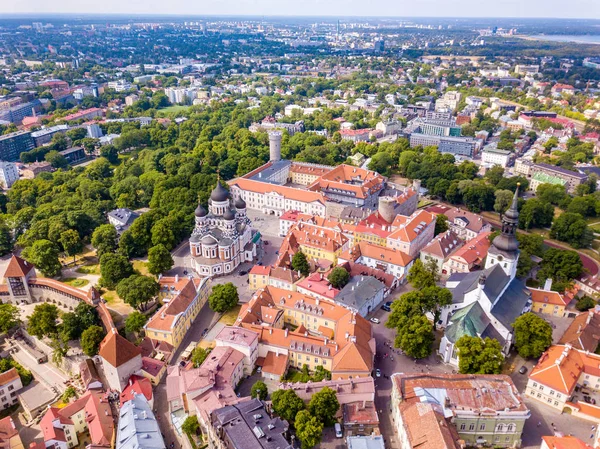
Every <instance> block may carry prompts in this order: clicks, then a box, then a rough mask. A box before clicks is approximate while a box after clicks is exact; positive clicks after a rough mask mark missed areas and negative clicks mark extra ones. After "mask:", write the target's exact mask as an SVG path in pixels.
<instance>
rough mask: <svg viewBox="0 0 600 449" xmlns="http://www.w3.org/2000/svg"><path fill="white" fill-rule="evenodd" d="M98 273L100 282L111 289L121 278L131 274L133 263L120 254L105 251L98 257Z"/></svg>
mask: <svg viewBox="0 0 600 449" xmlns="http://www.w3.org/2000/svg"><path fill="white" fill-rule="evenodd" d="M100 274H101V275H102V277H101V278H100V284H101V285H103V286H105V287H107V288H110V289H113V288H115V287H116V285H117V284H118V283H119V282H120V281H121V280H122V279H125V278H128V277H129V276H131V275H132V274H133V265H131V262H129V260H127V258H126V257H124V256H122V255H120V254H112V253H106V254H104V255H103V256H102V257H101V258H100ZM119 296H121V295H119Z"/></svg>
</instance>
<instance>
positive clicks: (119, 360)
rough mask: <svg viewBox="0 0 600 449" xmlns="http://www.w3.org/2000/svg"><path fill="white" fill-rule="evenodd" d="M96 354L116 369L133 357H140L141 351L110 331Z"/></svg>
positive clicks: (115, 332) (113, 331)
mask: <svg viewBox="0 0 600 449" xmlns="http://www.w3.org/2000/svg"><path fill="white" fill-rule="evenodd" d="M98 354H99V355H100V357H102V358H103V359H104V360H106V361H107V362H108V363H110V364H111V365H112V366H114V367H115V368H118V367H119V366H121V365H123V364H125V363H127V362H128V361H129V360H131V359H133V358H134V357H137V356H141V354H142V351H141V349H140V348H138V347H137V346H136V345H134V344H133V343H131V342H130V341H129V340H127V339H126V338H124V337H121V335H119V333H118V332H117V331H116V330H114V329H112V330H111V332H109V333H108V335H106V337H104V340H102V342H101V343H100V350H99V351H98Z"/></svg>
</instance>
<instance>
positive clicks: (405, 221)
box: [388, 210, 435, 242]
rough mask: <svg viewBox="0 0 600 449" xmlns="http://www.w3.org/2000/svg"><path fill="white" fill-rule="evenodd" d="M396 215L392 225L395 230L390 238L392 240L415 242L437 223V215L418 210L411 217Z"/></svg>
mask: <svg viewBox="0 0 600 449" xmlns="http://www.w3.org/2000/svg"><path fill="white" fill-rule="evenodd" d="M401 217H402V215H396V218H395V219H394V222H393V224H392V227H393V228H397V229H395V230H394V231H393V232H392V233H391V234H390V235H389V237H388V239H390V240H399V241H401V242H413V241H414V240H415V239H416V238H417V237H418V236H419V235H421V234H422V233H423V231H424V230H425V229H426V228H427V227H428V226H430V225H431V224H432V223H434V222H435V215H433V214H432V213H429V212H426V211H424V210H418V211H416V212H415V213H414V214H412V215H411V216H410V217H408V218H405V217H402V218H401Z"/></svg>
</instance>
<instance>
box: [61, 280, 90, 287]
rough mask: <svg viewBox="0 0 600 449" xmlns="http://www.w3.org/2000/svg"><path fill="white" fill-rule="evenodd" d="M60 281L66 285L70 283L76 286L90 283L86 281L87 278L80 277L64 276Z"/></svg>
mask: <svg viewBox="0 0 600 449" xmlns="http://www.w3.org/2000/svg"><path fill="white" fill-rule="evenodd" d="M62 282H64V283H65V284H67V285H70V286H71V287H76V288H81V287H85V286H86V285H88V284H89V283H90V281H88V280H87V279H82V278H64V279H63V280H62Z"/></svg>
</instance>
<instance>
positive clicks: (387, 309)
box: [381, 304, 392, 312]
mask: <svg viewBox="0 0 600 449" xmlns="http://www.w3.org/2000/svg"><path fill="white" fill-rule="evenodd" d="M381 309H382V310H385V311H386V312H391V311H392V309H390V307H389V306H386V305H385V304H384V305H382V306H381Z"/></svg>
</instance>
